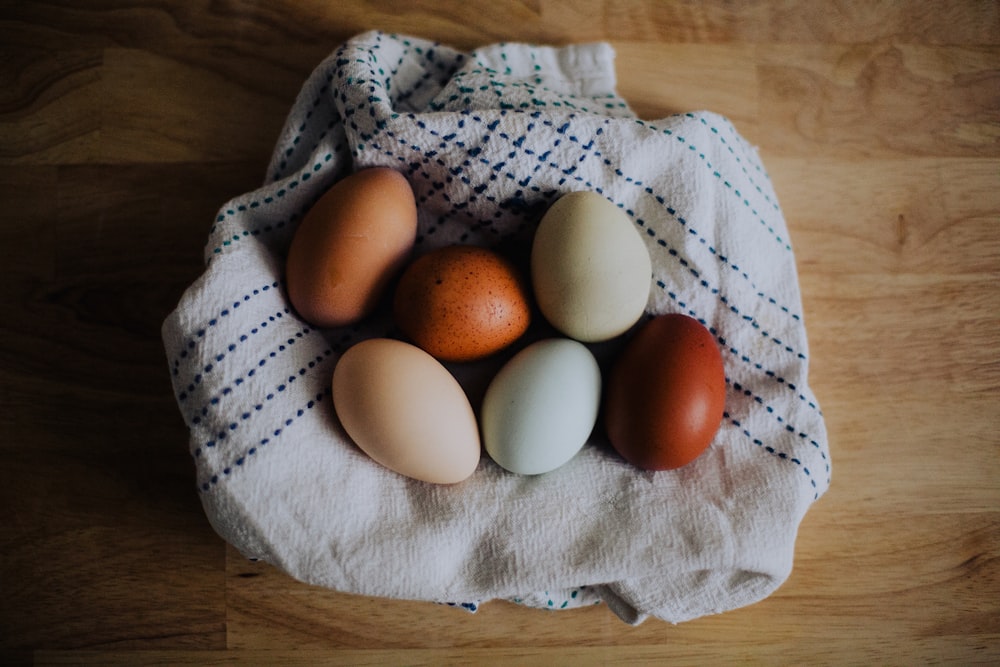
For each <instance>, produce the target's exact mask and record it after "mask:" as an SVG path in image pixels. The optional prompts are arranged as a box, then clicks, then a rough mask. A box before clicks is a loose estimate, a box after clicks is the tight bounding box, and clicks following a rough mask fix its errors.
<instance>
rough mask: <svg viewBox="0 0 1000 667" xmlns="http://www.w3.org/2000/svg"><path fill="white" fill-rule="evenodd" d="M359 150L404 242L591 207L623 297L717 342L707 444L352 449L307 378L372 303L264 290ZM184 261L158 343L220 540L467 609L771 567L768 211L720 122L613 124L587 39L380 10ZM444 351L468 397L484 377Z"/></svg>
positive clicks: (487, 232)
mask: <svg viewBox="0 0 1000 667" xmlns="http://www.w3.org/2000/svg"><path fill="white" fill-rule="evenodd" d="M663 85H669V82H663ZM706 85H711V82H706ZM372 166H389V167H392V168H393V169H396V170H398V171H399V172H401V173H402V174H404V175H405V176H406V178H407V179H408V180H409V182H410V184H411V185H412V187H413V190H414V192H415V195H416V198H417V203H418V207H419V228H418V241H417V245H416V249H415V252H416V253H417V254H419V253H422V252H426V251H428V250H430V249H432V248H436V247H440V246H443V245H448V244H452V243H467V244H478V245H484V246H489V247H503V248H505V249H510V248H514V249H517V248H520V249H522V250H523V249H525V248H527V247H530V240H531V234H532V231H533V228H534V225H535V224H536V223H537V221H538V220H539V218H540V217H541V215H542V213H544V211H545V209H546V208H547V207H548V206H549V205H550V204H551V203H552V202H553V201H555V200H556V199H557V198H558V197H559V196H561V195H562V194H565V193H566V192H569V191H573V190H591V191H594V192H597V193H599V194H601V195H602V196H604V197H606V198H607V199H609V200H610V201H612V202H613V203H615V204H617V205H618V206H619V207H620V208H621V209H622V210H623V211H624V212H625V213H626V214H627V215H628V217H629V218H630V219H631V220H632V221H633V222H634V223H635V226H636V228H637V229H638V230H639V231H640V232H641V235H642V238H643V239H644V240H645V242H646V244H647V247H648V249H649V252H650V255H651V258H652V264H653V276H652V282H651V291H650V297H649V303H648V308H647V311H648V313H650V314H657V313H665V312H682V313H686V314H689V315H691V316H693V317H695V318H697V319H698V320H700V321H701V322H702V323H703V324H705V325H706V326H707V327H708V328H709V330H710V331H711V333H712V335H713V336H714V337H715V338H716V340H717V341H718V343H719V346H720V349H721V351H722V353H723V357H724V362H725V369H726V388H727V394H726V412H725V415H724V419H723V423H722V426H721V429H720V431H719V433H718V435H717V437H716V438H715V440H714V442H713V444H712V445H711V447H710V448H709V449H708V450H707V451H706V452H705V453H704V454H703V455H702V456H701V457H700V458H698V459H697V460H696V461H695V462H694V463H692V464H690V465H688V466H685V467H683V468H681V469H679V470H675V471H668V472H655V473H654V472H643V471H640V470H638V469H636V468H633V467H631V466H629V465H628V464H627V463H625V462H624V461H623V460H622V459H621V458H620V457H619V456H618V455H617V454H615V452H614V451H613V450H612V449H611V448H610V447H609V446H608V445H607V443H606V441H605V439H604V436H603V435H602V433H601V430H600V429H596V430H595V433H594V435H593V436H592V438H591V440H590V442H588V444H587V445H586V446H585V447H584V449H583V450H582V451H581V452H580V453H579V454H578V455H577V456H576V457H575V458H574V459H573V460H572V461H570V462H569V463H568V464H566V465H565V466H563V467H561V468H559V469H557V470H555V471H553V472H550V473H547V474H544V475H539V476H530V477H529V476H520V475H515V474H513V473H509V472H506V471H504V470H503V469H501V468H500V467H499V466H497V465H495V464H494V463H493V462H492V461H490V460H489V459H488V457H486V456H484V457H483V458H482V460H481V462H480V465H479V468H478V469H477V470H476V472H475V473H474V475H473V476H472V477H471V478H469V479H468V480H466V481H465V482H462V483H460V484H457V485H451V486H440V485H433V484H428V483H424V482H419V481H415V480H411V479H407V478H405V477H402V476H400V475H398V474H396V473H393V472H391V471H389V470H387V469H385V468H383V467H381V466H379V465H378V464H376V463H374V462H373V461H372V460H371V459H369V458H368V457H367V456H365V455H364V454H363V453H362V452H361V451H360V450H359V449H358V448H357V447H356V446H355V445H354V444H353V443H352V442H351V441H350V440H349V438H348V437H347V436H346V435H345V433H344V431H343V430H342V428H341V427H340V425H339V423H338V421H337V418H336V415H335V412H334V410H333V406H332V401H331V397H330V379H331V375H332V370H333V366H334V364H335V363H336V361H337V358H338V356H339V355H340V353H342V352H343V351H344V350H345V349H346V348H347V347H348V346H350V345H351V344H353V343H355V342H358V341H360V340H362V339H365V338H369V337H373V336H385V335H387V334H391V333H392V331H393V329H392V323H391V316H390V315H388V314H386V312H384V311H380V312H379V313H378V314H376V315H374V316H372V317H371V318H370V319H369V320H367V321H365V322H363V323H361V324H359V325H355V326H352V327H345V328H343V329H332V330H321V329H318V328H316V327H313V326H311V325H309V324H308V323H306V322H304V321H302V320H301V319H299V317H298V316H297V315H296V313H295V311H294V310H293V309H292V307H291V305H290V304H289V301H288V297H287V294H286V292H285V284H284V278H283V269H284V267H283V262H284V256H285V252H286V250H287V248H288V245H289V242H290V237H291V235H292V234H293V232H294V231H295V228H296V225H297V224H298V222H299V221H300V220H301V219H302V216H303V214H304V213H305V212H306V211H307V210H308V209H309V207H310V205H311V204H312V203H313V202H314V201H315V200H316V199H317V198H318V197H319V196H320V195H321V194H322V193H323V192H324V191H326V190H327V189H328V188H329V187H330V186H331V185H332V184H333V183H334V182H336V181H337V180H338V179H340V178H342V177H344V176H346V175H347V174H349V173H352V172H354V171H356V170H358V169H362V168H366V167H372ZM205 260H206V269H205V271H204V273H203V274H202V275H201V276H200V277H199V278H198V279H197V281H196V282H195V283H194V284H192V285H191V286H190V287H189V288H188V289H187V291H186V292H185V294H184V295H183V297H182V299H181V301H180V304H179V305H178V307H177V309H176V310H175V311H174V312H173V313H172V314H170V315H169V317H168V318H167V320H166V321H165V323H164V326H163V341H164V344H165V348H166V354H167V357H168V363H169V369H170V373H171V374H172V377H173V385H174V389H175V392H176V399H177V403H178V405H179V407H180V411H181V413H182V415H183V417H184V419H185V421H186V423H187V425H188V426H189V427H190V450H191V455H192V456H193V457H194V461H195V464H196V471H197V472H196V474H197V487H198V492H199V494H200V498H201V501H202V503H203V506H204V510H205V512H206V514H207V517H208V519H209V521H210V522H211V524H212V526H213V527H214V528H215V530H216V531H217V532H218V533H219V535H221V536H222V537H223V538H224V539H225V540H227V541H228V542H230V543H231V544H232V545H234V546H235V547H236V548H237V549H238V550H239V551H240V552H241V553H242V554H243V555H245V556H246V557H248V558H254V559H261V560H264V561H267V562H268V563H271V564H273V565H274V566H276V567H277V568H279V569H281V570H283V571H285V572H286V573H288V574H290V575H291V576H293V577H295V578H297V579H300V580H302V581H305V582H309V583H311V584H315V585H319V586H323V587H328V588H331V589H335V590H338V591H342V592H348V593H355V594H362V595H368V596H378V597H386V598H399V599H411V600H425V601H433V602H441V603H451V604H456V605H461V606H463V607H465V608H470V609H474V608H475V607H476V606H477V605H478V604H479V603H481V602H485V601H489V600H494V599H504V600H513V601H515V602H520V603H522V604H525V605H528V606H532V607H543V608H551V609H560V608H572V607H579V606H581V605H584V604H593V603H595V602H602V601H603V602H604V603H605V604H607V606H608V607H609V608H610V609H611V610H612V611H613V612H614V613H615V614H617V615H618V616H619V617H620V618H621V619H622V620H624V621H625V622H627V623H631V624H637V623H640V622H642V621H643V620H644V619H646V618H647V617H649V616H653V617H658V618H661V619H665V620H667V621H671V622H681V621H686V620H689V619H693V618H696V617H699V616H702V615H706V614H711V613H717V612H722V611H725V610H729V609H734V608H737V607H740V606H744V605H747V604H750V603H753V602H756V601H759V600H761V599H763V598H764V597H766V596H767V595H769V594H770V593H772V592H773V591H774V590H775V589H776V588H778V587H779V586H780V585H781V584H782V583H783V582H784V581H785V580H786V578H787V577H788V576H789V574H790V572H791V568H792V561H793V551H794V545H795V537H796V533H797V530H798V526H799V524H800V521H801V520H802V518H803V516H804V514H805V512H806V510H807V509H808V508H809V506H810V505H811V504H812V502H813V501H815V500H816V499H818V498H819V497H820V495H821V494H823V493H824V491H825V490H826V489H827V488H828V486H829V483H830V462H829V457H828V448H827V440H826V433H825V427H824V422H823V417H822V413H821V412H820V409H819V407H818V404H817V401H816V399H815V398H814V396H813V394H812V393H811V392H810V390H809V387H808V385H807V371H808V359H809V357H808V349H807V341H806V332H805V327H804V323H803V317H802V310H801V305H800V294H799V288H798V280H797V275H796V267H795V261H794V255H793V253H792V248H791V245H790V241H789V238H788V230H787V228H786V225H785V221H784V219H783V215H782V211H781V209H780V208H779V205H778V201H777V198H776V197H775V193H774V191H773V189H772V186H771V183H770V181H769V179H768V176H767V173H766V172H765V170H764V167H763V166H762V165H761V162H760V160H759V158H758V155H757V152H756V151H755V149H754V148H753V147H752V146H751V145H749V144H748V143H747V141H745V140H744V139H743V138H742V137H741V136H740V135H739V134H738V133H737V131H736V129H735V128H734V127H733V125H732V124H731V123H730V122H728V121H727V120H726V119H725V118H723V117H720V116H718V115H715V114H712V113H706V112H696V113H695V112H693V113H684V114H680V115H676V116H671V117H668V118H664V119H662V120H658V121H655V122H647V121H643V120H640V119H638V118H637V117H636V116H635V114H634V113H633V112H632V111H631V110H630V108H629V106H628V105H627V104H626V102H625V101H624V100H623V99H622V98H621V97H619V96H618V95H617V94H616V92H615V72H614V52H613V50H612V48H611V47H610V46H608V45H607V44H600V43H599V44H582V45H573V46H566V47H562V48H554V47H539V46H531V45H526V44H498V45H494V46H488V47H485V48H481V49H477V50H475V51H472V52H471V53H461V52H459V51H457V50H455V49H452V48H449V47H447V46H443V45H440V44H437V43H431V42H428V41H424V40H421V39H417V38H408V37H403V36H396V35H388V34H383V33H380V32H369V33H365V34H362V35H359V36H357V37H356V38H354V39H351V40H350V41H348V42H347V43H345V44H344V45H342V46H341V47H340V48H338V49H337V50H336V52H334V53H333V54H332V55H331V56H330V57H329V58H327V59H326V60H325V61H324V62H322V63H321V64H320V65H319V66H318V67H317V69H316V70H315V71H314V72H313V74H312V75H311V76H310V77H309V79H308V80H307V81H306V83H305V85H304V87H303V88H302V91H301V93H300V94H299V96H298V98H297V100H296V101H295V103H294V106H293V107H292V109H291V111H290V113H289V115H288V120H287V123H286V125H285V127H284V130H283V132H282V134H281V136H280V140H279V141H278V144H277V146H276V148H275V150H274V154H273V159H272V160H271V163H270V165H269V167H268V172H267V175H266V183H265V184H264V185H263V186H262V187H260V188H259V189H257V190H254V191H252V192H248V193H246V194H243V195H241V196H238V197H236V198H234V199H232V200H231V201H229V202H228V203H226V204H225V205H224V206H223V207H222V208H221V210H220V212H219V214H218V217H217V219H216V220H215V223H214V226H213V227H212V228H211V230H210V233H209V237H208V245H207V247H206V251H205ZM384 310H387V309H384ZM452 370H453V371H454V372H455V374H456V376H457V377H458V378H459V379H460V381H461V382H463V384H464V386H467V387H468V388H469V389H468V391H469V392H470V396H474V395H475V389H473V387H475V386H482V384H483V383H484V381H486V380H488V377H486V376H484V374H487V373H489V372H491V371H490V369H489V366H488V365H486V366H483V365H476V364H471V365H462V366H460V367H459V366H455V367H453V368H452ZM492 370H495V368H493V369H492ZM484 378H485V379H484ZM474 405H475V403H474ZM475 407H477V408H478V405H475Z"/></svg>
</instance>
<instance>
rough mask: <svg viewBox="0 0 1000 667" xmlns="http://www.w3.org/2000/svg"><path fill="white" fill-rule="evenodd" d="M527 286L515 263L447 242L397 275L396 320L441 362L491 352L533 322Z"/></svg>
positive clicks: (414, 340) (519, 333)
mask: <svg viewBox="0 0 1000 667" xmlns="http://www.w3.org/2000/svg"><path fill="white" fill-rule="evenodd" d="M528 294H529V292H528V286H527V284H526V282H525V281H524V279H523V278H522V276H521V275H520V273H519V272H518V271H517V269H516V267H514V265H513V264H511V263H510V262H509V261H508V260H507V259H505V258H504V257H502V256H500V255H498V254H497V253H495V252H493V251H491V250H487V249H486V248H480V247H476V246H449V247H446V248H440V249H438V250H433V251H431V252H429V253H428V254H426V255H424V256H422V257H420V258H418V259H417V260H415V261H414V262H413V263H412V264H411V265H410V266H408V267H407V268H406V270H405V271H404V272H403V275H402V276H401V277H400V279H399V285H398V286H397V288H396V295H395V298H394V300H393V313H394V315H395V318H396V324H397V325H398V326H399V328H400V329H401V330H402V331H403V333H404V334H406V335H407V336H408V337H409V338H410V339H411V340H412V341H413V342H414V343H416V344H417V345H418V346H419V347H421V348H423V349H424V350H425V351H427V352H429V353H430V354H431V355H432V356H434V357H436V358H438V359H441V360H443V361H472V360H474V359H480V358H483V357H486V356H489V355H491V354H493V353H495V352H498V351H500V350H502V349H503V348H505V347H507V346H508V345H510V344H511V343H513V342H514V341H515V340H517V339H518V338H520V337H521V335H522V334H524V332H525V331H526V330H527V329H528V325H529V324H530V322H531V307H530V302H529V296H528Z"/></svg>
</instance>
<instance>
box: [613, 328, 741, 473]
mask: <svg viewBox="0 0 1000 667" xmlns="http://www.w3.org/2000/svg"><path fill="white" fill-rule="evenodd" d="M608 375H609V377H608V384H607V387H606V388H605V401H604V408H605V410H604V421H605V426H606V429H607V435H608V439H609V440H610V442H611V444H612V446H613V447H614V448H615V449H616V450H617V451H618V453H619V454H621V455H622V457H624V458H625V460H627V461H628V462H629V463H631V464H633V465H635V466H636V467H638V468H641V469H643V470H672V469H675V468H680V467H681V466H684V465H687V464H688V463H690V462H691V461H693V460H695V459H696V458H697V457H698V456H700V455H701V453H702V452H704V451H705V449H706V448H707V447H708V446H709V445H710V444H711V442H712V440H713V439H714V437H715V434H716V433H717V432H718V430H719V427H720V424H721V421H722V415H723V411H724V409H725V401H726V378H725V370H724V368H723V363H722V355H721V353H720V351H719V347H718V345H716V342H715V340H714V339H713V337H712V334H711V333H710V332H709V331H708V329H706V328H705V327H704V326H703V325H702V324H701V323H700V322H698V321H697V320H695V319H694V318H691V317H688V316H687V315H682V314H669V315H660V316H658V317H654V318H653V319H651V320H649V321H648V322H646V323H645V324H643V325H642V326H641V327H640V328H639V329H638V331H637V332H636V333H635V335H634V337H633V338H632V339H631V340H629V341H628V342H627V344H626V346H625V348H624V350H623V352H622V353H621V355H620V356H619V358H618V359H617V360H616V361H615V362H614V365H613V367H612V369H611V371H610V373H609V374H608Z"/></svg>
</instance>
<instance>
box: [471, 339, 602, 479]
mask: <svg viewBox="0 0 1000 667" xmlns="http://www.w3.org/2000/svg"><path fill="white" fill-rule="evenodd" d="M600 403H601V371H600V368H599V367H598V364H597V360H596V359H595V358H594V355H593V354H591V352H590V350H588V349H587V348H586V347H585V346H584V345H583V344H581V343H579V342H577V341H575V340H570V339H568V338H548V339H544V340H540V341H536V342H534V343H532V344H531V345H529V346H527V347H526V348H524V349H523V350H521V351H519V352H518V353H517V354H515V355H514V356H513V357H512V358H511V359H510V361H508V362H507V363H506V364H504V366H503V367H502V368H501V369H500V371H499V372H498V373H497V375H496V376H495V377H494V378H493V380H492V382H490V385H489V387H487V389H486V394H485V396H484V397H483V405H482V410H481V418H480V421H481V426H482V433H483V445H484V446H485V448H486V451H487V453H488V454H489V455H490V457H491V458H492V459H493V460H494V461H495V462H496V463H498V464H499V465H500V466H501V467H503V468H505V469H507V470H509V471H511V472H514V473H519V474H522V475H538V474H541V473H546V472H549V471H551V470H555V469H556V468H558V467H560V466H562V465H563V464H565V463H566V462H568V461H569V460H570V459H572V458H573V457H574V456H576V454H577V453H578V452H579V451H580V449H582V448H583V446H584V445H585V444H586V442H587V439H588V438H589V437H590V434H591V432H592V431H593V428H594V424H595V422H596V420H597V414H598V411H599V409H600Z"/></svg>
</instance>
